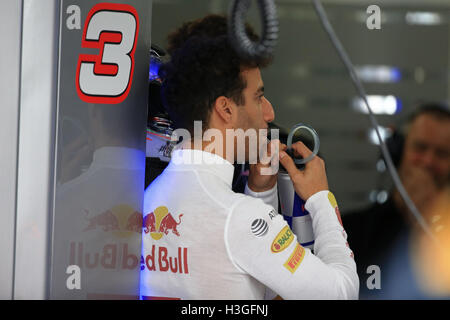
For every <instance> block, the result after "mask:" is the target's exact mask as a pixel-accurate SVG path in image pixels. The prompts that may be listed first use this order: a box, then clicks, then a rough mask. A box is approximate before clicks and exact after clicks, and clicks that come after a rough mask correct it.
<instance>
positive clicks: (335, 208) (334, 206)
mask: <svg viewBox="0 0 450 320" xmlns="http://www.w3.org/2000/svg"><path fill="white" fill-rule="evenodd" d="M328 200H329V201H330V204H331V206H332V207H333V208H334V211H335V212H336V216H337V218H338V220H339V223H340V224H341V226H342V227H343V226H344V225H343V224H342V219H341V213H340V212H339V207H338V204H337V201H336V198H335V197H334V194H332V193H331V192H328Z"/></svg>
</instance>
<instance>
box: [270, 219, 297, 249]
mask: <svg viewBox="0 0 450 320" xmlns="http://www.w3.org/2000/svg"><path fill="white" fill-rule="evenodd" d="M292 240H294V234H293V233H292V230H291V229H290V228H289V226H285V227H284V228H283V229H282V230H281V231H280V232H279V233H278V235H277V236H276V237H275V239H274V240H273V242H272V246H271V247H270V250H271V251H272V252H273V253H277V252H281V251H283V250H284V249H286V248H287V247H289V245H290V244H291V242H292Z"/></svg>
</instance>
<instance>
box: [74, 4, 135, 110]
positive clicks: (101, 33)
mask: <svg viewBox="0 0 450 320" xmlns="http://www.w3.org/2000/svg"><path fill="white" fill-rule="evenodd" d="M138 34H139V17H138V13H137V11H136V9H135V8H133V7H132V6H130V5H126V4H116V3H99V4H97V5H95V6H94V7H93V8H92V9H91V11H89V14H88V16H87V18H86V22H85V24H84V30H83V38H82V42H81V46H82V47H83V48H90V49H98V50H99V53H98V54H97V55H94V54H80V56H79V58H78V67H77V74H76V86H77V92H78V96H79V97H80V98H81V100H83V101H85V102H88V103H100V104H116V103H121V102H122V101H124V100H125V99H126V97H127V96H128V93H129V92H130V88H131V84H132V81H133V73H134V64H135V61H134V53H135V51H136V44H137V38H138Z"/></svg>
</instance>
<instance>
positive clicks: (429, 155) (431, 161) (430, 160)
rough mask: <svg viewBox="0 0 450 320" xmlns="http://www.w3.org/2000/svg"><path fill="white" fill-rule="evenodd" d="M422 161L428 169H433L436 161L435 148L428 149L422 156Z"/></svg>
mask: <svg viewBox="0 0 450 320" xmlns="http://www.w3.org/2000/svg"><path fill="white" fill-rule="evenodd" d="M421 163H422V165H423V167H425V168H427V169H433V168H434V165H435V163H436V158H435V155H434V153H433V150H430V149H428V150H427V151H425V152H424V153H423V154H422V156H421Z"/></svg>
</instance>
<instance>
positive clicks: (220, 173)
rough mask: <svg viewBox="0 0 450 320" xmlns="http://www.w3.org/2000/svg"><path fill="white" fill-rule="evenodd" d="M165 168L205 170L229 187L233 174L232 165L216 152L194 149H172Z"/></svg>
mask: <svg viewBox="0 0 450 320" xmlns="http://www.w3.org/2000/svg"><path fill="white" fill-rule="evenodd" d="M167 170H194V171H207V172H210V173H212V174H214V175H215V176H217V177H218V178H220V179H221V180H222V181H224V182H225V183H226V184H227V185H228V186H229V187H230V188H231V184H232V182H233V174H234V166H233V164H232V163H231V162H229V161H228V160H226V159H224V158H222V157H221V156H218V155H216V154H213V153H210V152H206V151H201V150H195V149H179V150H173V151H172V156H171V159H170V163H169V165H168V167H167Z"/></svg>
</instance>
